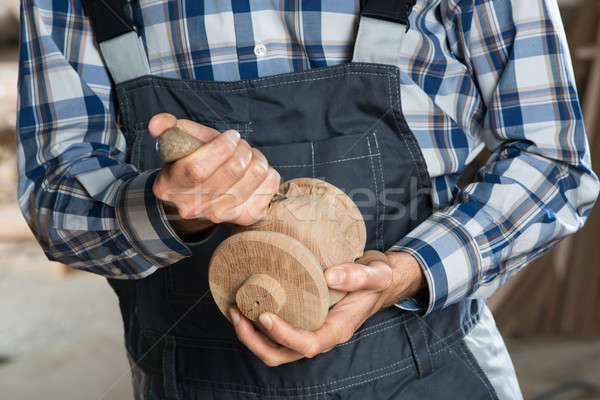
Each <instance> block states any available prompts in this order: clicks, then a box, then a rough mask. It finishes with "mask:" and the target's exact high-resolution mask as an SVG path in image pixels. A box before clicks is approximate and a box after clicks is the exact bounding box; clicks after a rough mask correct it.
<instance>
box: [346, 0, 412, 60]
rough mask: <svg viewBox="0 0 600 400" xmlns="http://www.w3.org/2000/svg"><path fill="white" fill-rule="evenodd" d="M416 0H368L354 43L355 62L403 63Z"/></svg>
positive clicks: (361, 15)
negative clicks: (402, 56)
mask: <svg viewBox="0 0 600 400" xmlns="http://www.w3.org/2000/svg"><path fill="white" fill-rule="evenodd" d="M416 2H417V1H416V0H366V1H365V3H364V5H363V7H362V10H361V13H360V24H359V26H358V34H357V36H356V43H355V45H354V56H353V57H352V61H353V62H366V63H376V64H387V65H396V66H397V65H400V46H401V45H402V41H403V40H404V38H405V37H406V34H407V32H408V28H409V20H408V16H409V15H410V13H411V11H412V9H413V7H414V5H415V3H416Z"/></svg>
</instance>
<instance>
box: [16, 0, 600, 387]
mask: <svg viewBox="0 0 600 400" xmlns="http://www.w3.org/2000/svg"><path fill="white" fill-rule="evenodd" d="M359 3H360V4H359ZM415 3H416V4H415ZM85 6H86V7H85V11H84V7H83V6H82V4H81V3H80V2H79V1H76V0H71V1H68V2H64V1H55V2H48V1H42V0H30V1H27V2H24V3H23V19H22V39H21V40H22V47H21V75H20V85H19V87H20V114H19V166H20V173H21V175H20V177H21V185H20V193H19V195H20V201H21V206H22V209H23V212H24V214H25V216H26V218H27V219H28V221H29V223H30V225H31V226H32V229H33V230H34V232H35V233H36V235H37V237H38V240H39V241H40V243H41V245H42V246H43V247H44V249H45V251H46V253H47V254H48V256H49V257H50V258H51V259H56V260H61V261H62V262H65V263H68V264H69V265H71V266H73V267H75V268H80V269H82V270H87V271H90V272H93V273H97V274H101V275H103V276H106V277H107V278H109V282H110V283H111V285H112V286H113V288H114V289H115V291H116V292H117V294H118V295H119V298H120V304H121V311H122V313H123V316H124V322H125V336H126V347H127V350H128V353H129V355H130V359H131V364H132V369H133V377H134V387H135V391H136V396H137V397H138V398H186V399H187V398H202V399H204V398H217V399H230V398H231V399H233V398H236V399H242V398H244V399H245V398H253V399H254V398H298V399H300V398H302V399H307V398H310V399H320V398H340V399H342V398H343V399H353V398H356V399H366V398H368V399H396V398H403V399H412V398H435V399H441V398H506V399H515V398H520V397H521V394H520V391H519V388H518V383H517V381H516V377H515V375H514V369H513V367H512V364H511V361H510V358H509V356H508V354H507V352H506V349H505V347H504V344H503V342H502V339H501V337H500V336H499V334H498V331H497V329H496V327H495V324H494V322H493V318H492V316H491V314H490V312H489V310H488V308H487V306H486V305H485V300H484V299H485V298H486V297H488V296H489V295H491V294H492V293H493V292H494V291H495V290H496V289H497V288H498V287H499V286H500V285H501V284H502V283H504V282H505V281H506V280H507V279H508V278H509V277H510V276H511V275H513V274H514V273H515V272H517V271H518V270H519V269H520V268H522V267H523V266H524V265H525V264H527V263H528V262H529V261H531V260H532V259H533V258H535V257H537V256H539V255H540V254H542V253H543V252H545V251H547V250H548V249H550V248H551V247H552V246H553V245H554V244H556V243H557V242H558V241H559V240H560V239H562V238H563V237H565V236H566V235H568V234H571V233H573V232H575V231H576V230H577V229H579V228H580V227H581V226H582V225H583V223H584V221H585V219H586V217H587V215H588V213H589V211H590V209H591V207H592V205H593V203H594V201H595V199H596V196H597V193H598V182H597V179H596V177H595V176H594V174H593V173H592V172H591V169H590V161H589V151H588V145H587V141H586V136H585V132H584V129H583V123H582V118H581V112H580V108H579V104H578V101H577V93H576V90H575V86H574V80H573V77H572V73H571V68H570V60H569V57H568V50H567V47H566V43H565V40H564V34H563V28H562V25H561V22H560V17H559V15H558V11H557V6H556V4H555V2H553V1H551V0H536V1H529V0H528V1H525V0H513V1H502V2H501V1H492V0H486V1H472V0H464V1H450V0H419V1H417V2H414V1H410V0H398V1H391V0H388V1H378V0H371V1H366V2H364V1H363V2H357V1H345V2H341V1H329V0H321V1H319V0H305V1H298V2H263V1H253V2H249V1H242V0H240V1H237V0H236V1H231V2H229V1H216V0H210V1H209V0H206V1H203V2H200V1H198V2H195V1H134V2H132V3H126V2H124V1H119V0H96V1H93V0H89V1H86V2H85ZM359 15H360V17H359ZM90 20H91V25H90ZM173 126H178V127H180V128H181V129H183V130H184V131H186V132H188V133H189V134H191V135H194V136H197V137H199V138H201V139H202V140H204V141H206V142H208V144H206V145H205V146H204V147H202V148H200V149H199V150H198V151H196V152H195V153H193V154H191V155H190V156H188V157H186V158H184V159H182V160H179V161H177V162H175V163H173V164H169V165H163V163H162V162H160V160H159V159H158V157H157V155H156V149H155V139H156V138H157V137H159V136H160V135H161V134H162V133H163V132H164V131H165V130H166V129H168V128H170V127H173ZM220 132H224V133H222V134H221V133H220ZM483 146H487V147H488V148H489V149H490V150H491V152H492V157H491V159H490V161H489V162H488V163H487V165H486V166H485V167H484V168H483V169H482V170H481V171H479V173H478V176H477V177H476V179H475V182H473V183H472V184H470V185H468V186H467V187H466V188H465V189H464V190H462V191H460V190H458V188H457V180H458V177H459V175H460V173H461V171H462V170H463V169H464V167H465V166H466V165H467V164H468V163H469V162H470V161H471V160H473V158H474V157H475V156H476V155H477V153H479V151H480V150H481V149H482V148H483ZM280 176H281V178H283V179H284V180H288V179H290V178H293V177H301V176H312V177H319V178H322V179H325V180H327V181H330V182H332V183H333V184H335V185H337V186H338V187H340V188H343V189H344V190H345V191H346V192H348V193H349V194H351V195H353V198H354V200H355V201H356V202H357V204H358V205H359V207H360V209H361V212H362V213H363V216H364V217H365V220H366V223H367V248H366V250H369V251H368V252H366V253H365V256H364V257H363V258H361V259H359V260H356V262H355V263H353V264H345V265H342V266H338V267H334V268H332V269H330V270H328V271H327V273H326V279H327V281H328V284H329V286H330V287H331V288H335V289H341V290H346V291H348V292H349V294H348V295H347V296H346V297H345V298H344V299H343V300H342V301H341V302H340V303H338V304H337V305H336V306H335V307H333V308H332V309H331V310H330V313H329V316H328V318H327V321H326V323H325V325H324V326H323V328H321V329H319V330H317V331H315V332H306V331H301V330H298V329H295V328H293V327H291V326H289V325H288V324H287V323H286V322H285V321H283V320H281V319H280V318H278V317H277V316H275V315H272V314H269V313H265V314H263V315H261V316H260V324H261V325H262V328H263V329H266V330H267V331H268V332H269V336H270V338H268V337H267V336H265V335H263V333H261V332H260V330H258V329H256V328H255V327H254V326H253V325H252V324H251V323H250V322H249V321H248V320H247V319H245V318H244V317H242V316H241V315H240V313H239V312H238V311H237V310H236V309H235V308H232V309H231V310H230V315H229V317H230V320H231V322H232V323H233V327H232V326H231V324H230V323H229V322H228V321H227V320H226V319H225V318H223V317H222V316H221V314H220V313H219V312H218V310H217V309H216V307H215V305H214V302H213V301H212V299H211V297H210V294H209V293H208V290H207V279H206V266H207V262H208V259H209V258H210V255H211V254H212V251H213V250H214V248H215V247H216V246H217V245H218V244H219V243H220V242H221V241H222V240H223V239H224V238H226V237H227V235H228V234H229V230H228V224H241V225H247V224H251V223H253V222H255V221H257V220H259V219H260V218H261V217H262V216H263V215H264V213H265V209H266V207H267V206H268V203H269V201H270V199H271V197H272V194H273V193H275V192H276V190H277V187H278V184H279V182H280ZM383 252H385V254H384V253H383Z"/></svg>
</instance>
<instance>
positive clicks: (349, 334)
mask: <svg viewBox="0 0 600 400" xmlns="http://www.w3.org/2000/svg"><path fill="white" fill-rule="evenodd" d="M350 339H352V332H350V331H348V330H345V331H344V332H342V334H341V335H340V340H339V344H341V343H346V342H347V341H349V340H350Z"/></svg>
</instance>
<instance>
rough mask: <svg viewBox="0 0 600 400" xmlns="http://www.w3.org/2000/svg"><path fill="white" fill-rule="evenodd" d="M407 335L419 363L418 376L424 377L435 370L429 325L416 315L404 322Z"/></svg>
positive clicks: (415, 358) (414, 356)
mask: <svg viewBox="0 0 600 400" xmlns="http://www.w3.org/2000/svg"><path fill="white" fill-rule="evenodd" d="M404 329H405V331H406V336H408V342H409V343H410V348H411V351H412V354H413V358H414V360H415V364H416V365H417V376H418V377H419V378H422V377H424V376H427V375H429V374H430V373H431V372H433V361H432V360H431V353H430V351H429V340H428V332H429V331H428V327H427V326H425V321H424V320H423V318H421V317H420V316H419V315H416V314H415V315H414V318H412V319H410V320H408V321H407V322H406V324H404Z"/></svg>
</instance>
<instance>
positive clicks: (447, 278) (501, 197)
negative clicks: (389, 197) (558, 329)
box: [392, 0, 598, 314]
mask: <svg viewBox="0 0 600 400" xmlns="http://www.w3.org/2000/svg"><path fill="white" fill-rule="evenodd" d="M448 3H452V4H455V7H454V8H452V9H447V10H446V11H447V13H446V15H445V18H446V19H447V20H451V21H452V26H451V28H448V26H446V29H453V30H455V32H453V33H452V37H456V38H458V39H457V42H456V44H455V46H453V47H454V48H452V50H453V52H454V53H455V54H456V55H457V56H458V57H463V58H464V63H465V64H466V65H467V67H468V68H469V70H470V71H471V73H472V76H473V79H474V80H475V82H476V84H477V85H478V88H479V94H480V96H481V97H482V101H483V102H484V104H485V112H486V115H485V120H484V126H483V129H482V131H481V141H482V142H484V143H485V144H486V146H487V147H488V148H489V149H490V151H491V152H492V156H491V158H490V160H489V162H488V163H487V164H486V165H485V166H484V167H483V168H482V169H481V170H480V171H479V172H478V175H477V178H476V180H475V182H473V183H472V184H470V185H468V186H467V187H466V188H465V189H464V190H463V191H461V192H460V193H459V195H458V196H457V197H456V201H455V202H454V203H453V204H452V205H451V206H449V207H447V208H444V209H440V210H437V211H436V212H435V213H434V214H433V215H432V216H431V217H430V218H429V219H427V220H425V221H424V222H423V223H422V224H421V225H419V226H418V227H417V228H416V229H414V230H413V231H412V232H410V234H408V235H407V236H406V237H405V238H403V239H402V240H400V242H399V243H397V245H396V246H394V247H393V248H392V250H398V251H406V252H408V253H410V254H411V255H413V256H414V257H415V258H416V259H417V260H418V261H419V263H420V264H421V267H422V268H423V271H424V273H425V277H426V280H427V284H428V291H429V293H428V295H429V297H428V300H427V301H426V302H424V303H421V304H419V303H418V302H415V300H414V299H410V300H407V301H405V302H402V303H400V304H398V306H400V307H401V308H406V309H412V310H421V311H422V312H424V313H425V314H429V313H431V312H434V311H437V310H440V309H443V308H444V307H447V306H448V305H450V304H452V303H455V302H457V301H459V300H462V299H464V298H486V297H488V296H490V295H491V294H492V293H493V292H494V291H495V290H496V289H497V288H498V287H499V286H501V285H502V284H503V283H504V282H505V281H506V280H508V279H509V277H510V276H512V275H513V274H514V273H515V272H517V271H518V270H519V269H521V268H522V267H523V266H525V265H526V264H527V263H528V262H530V261H531V260H533V259H534V258H536V257H538V256H539V255H541V254H542V253H544V252H545V251H547V250H549V249H550V248H552V247H553V246H554V245H555V244H556V243H558V242H559V241H560V240H561V239H563V238H564V237H565V236H567V235H569V234H572V233H574V232H576V231H577V230H578V229H580V228H581V227H582V225H583V224H584V222H585V220H586V218H587V215H588V214H589V212H590V210H591V208H592V206H593V204H594V201H595V200H596V197H597V195H598V180H597V178H596V176H595V175H594V173H593V172H592V171H591V162H590V154H589V146H588V143H587V138H586V133H585V130H584V124H583V120H582V115H581V110H580V106H579V102H578V98H577V92H576V88H575V83H574V78H573V74H572V69H571V61H570V57H569V52H568V48H567V44H566V40H565V35H564V30H563V27H562V22H561V20H560V15H559V13H558V7H557V5H556V2H555V1H552V0H531V1H492V0H486V1H476V2H474V1H473V0H469V1H458V2H448ZM448 25H449V24H448ZM449 36H450V34H449Z"/></svg>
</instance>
